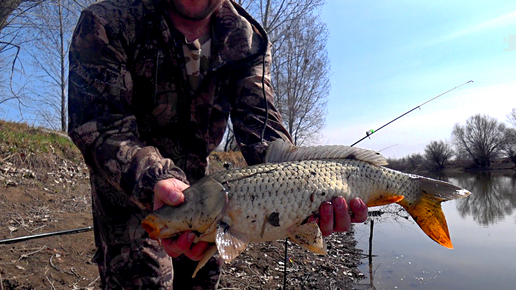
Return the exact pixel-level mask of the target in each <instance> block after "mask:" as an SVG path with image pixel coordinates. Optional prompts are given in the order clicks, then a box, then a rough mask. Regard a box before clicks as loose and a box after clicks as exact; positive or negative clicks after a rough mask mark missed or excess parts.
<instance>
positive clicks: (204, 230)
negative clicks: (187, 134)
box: [142, 140, 470, 276]
mask: <svg viewBox="0 0 516 290" xmlns="http://www.w3.org/2000/svg"><path fill="white" fill-rule="evenodd" d="M386 164H387V162H386V160H385V158H384V157H383V156H381V155H380V154H379V153H376V152H374V151H371V150H365V149H359V148H355V147H347V146H313V147H299V148H296V147H293V146H292V145H291V144H290V143H287V142H285V141H283V140H276V141H274V142H272V143H271V144H270V146H269V149H268V152H267V156H266V163H263V164H259V165H254V166H249V167H245V168H241V169H234V170H226V171H221V172H217V173H213V174H210V175H208V176H206V177H204V178H202V179H201V180H199V181H198V182H197V183H195V184H193V185H192V186H190V187H189V188H188V189H186V190H185V191H184V195H185V202H184V203H182V204H181V205H179V206H177V207H172V206H164V207H162V208H160V209H158V210H156V211H154V212H153V213H151V214H150V215H148V216H147V217H146V218H145V220H144V221H143V223H142V225H143V227H144V228H145V230H146V231H147V232H148V233H149V235H150V237H151V238H153V239H159V238H168V237H172V236H175V235H177V234H178V233H180V232H183V231H187V230H189V231H194V232H195V233H196V234H197V235H198V237H197V239H196V242H197V241H206V242H211V243H213V242H214V243H215V244H214V245H212V246H211V247H210V248H209V249H208V250H207V251H206V254H205V255H204V257H203V258H202V259H201V261H200V262H199V265H198V267H197V270H196V271H195V273H194V276H195V274H196V273H197V271H198V270H199V269H200V268H201V267H202V266H203V265H204V264H205V263H206V261H207V260H208V259H209V258H210V257H211V256H213V254H215V253H216V252H217V251H218V252H219V254H220V256H221V257H222V258H223V259H224V260H225V261H226V262H229V261H231V260H232V259H234V258H235V257H237V256H238V255H239V254H240V253H242V252H243V251H244V250H245V248H246V246H247V244H248V243H250V242H263V241H274V240H277V239H283V238H286V237H288V238H290V239H291V241H293V242H294V243H297V244H298V245H300V246H301V247H303V248H305V249H307V250H309V251H312V252H314V253H318V254H325V253H326V244H325V242H324V239H323V237H322V234H321V231H320V229H319V227H318V225H317V224H316V223H305V221H306V220H307V217H309V216H311V215H314V214H317V213H318V210H319V207H320V205H321V204H322V203H323V202H324V201H330V200H332V199H333V198H334V197H337V196H342V197H344V198H345V199H346V200H350V199H351V198H354V197H360V198H361V199H362V200H363V201H364V202H365V203H366V204H367V206H368V207H371V206H379V205H386V204H390V203H398V204H399V205H401V206H402V207H404V208H405V209H406V210H407V212H408V213H409V214H410V215H411V216H412V218H413V219H414V220H415V221H416V223H417V224H418V225H419V226H420V228H421V229H422V230H423V231H424V232H425V233H426V234H427V235H428V236H429V237H430V238H431V239H433V240H434V241H436V242H437V243H439V244H441V245H443V246H444V247H447V248H453V246H452V243H451V240H450V234H449V232H448V226H447V224H446V220H445V217H444V213H443V211H442V209H441V202H443V201H446V200H452V199H456V198H461V197H465V196H467V195H469V194H470V192H469V191H467V190H465V189H462V188H459V187H457V186H455V185H453V184H450V183H447V182H444V181H439V180H434V179H430V178H426V177H421V176H416V175H412V174H406V173H402V172H399V171H395V170H391V169H388V168H385V167H382V165H386Z"/></svg>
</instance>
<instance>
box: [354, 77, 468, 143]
mask: <svg viewBox="0 0 516 290" xmlns="http://www.w3.org/2000/svg"><path fill="white" fill-rule="evenodd" d="M472 82H473V80H469V81H467V82H465V83H463V84H461V85H458V86H456V87H454V88H453V89H449V90H447V91H446V92H444V93H442V94H440V95H437V96H435V97H433V98H431V99H430V100H428V101H426V102H424V103H422V104H421V105H419V106H416V107H415V108H413V109H412V110H409V111H407V112H405V113H403V114H401V115H399V116H398V117H396V118H394V119H393V120H391V121H390V122H388V123H387V124H385V125H383V126H381V127H380V128H378V129H376V130H369V131H367V132H366V135H365V136H364V137H363V138H362V139H360V140H358V141H357V142H355V143H353V144H352V145H350V147H353V146H355V145H357V144H358V143H360V142H362V140H364V139H365V138H368V137H370V136H371V135H373V134H374V133H376V132H378V131H380V130H381V129H382V128H384V127H386V126H387V125H389V124H390V123H392V122H394V121H396V120H398V119H399V118H401V117H403V116H405V115H407V114H408V113H410V112H412V111H414V110H415V109H421V107H422V106H424V105H426V104H428V103H430V102H431V101H433V100H435V99H437V98H439V97H440V96H442V95H445V94H447V93H449V92H451V91H453V90H455V89H457V88H460V87H462V86H463V85H465V84H468V83H472Z"/></svg>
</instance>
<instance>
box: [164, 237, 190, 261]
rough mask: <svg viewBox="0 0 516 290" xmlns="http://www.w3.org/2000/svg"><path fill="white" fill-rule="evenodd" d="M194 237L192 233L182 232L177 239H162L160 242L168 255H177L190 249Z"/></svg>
mask: <svg viewBox="0 0 516 290" xmlns="http://www.w3.org/2000/svg"><path fill="white" fill-rule="evenodd" d="M194 239H195V234H194V233H192V232H184V233H182V234H181V235H180V236H179V238H177V239H162V240H161V244H162V245H163V248H164V249H165V252H166V253H167V254H168V255H169V256H171V257H178V256H180V255H181V254H184V253H185V252H187V251H188V250H189V249H190V247H191V246H192V242H193V240H194Z"/></svg>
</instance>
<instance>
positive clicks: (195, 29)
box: [169, 10, 210, 42]
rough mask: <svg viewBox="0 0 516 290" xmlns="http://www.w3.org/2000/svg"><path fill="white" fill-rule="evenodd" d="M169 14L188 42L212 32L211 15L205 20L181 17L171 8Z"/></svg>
mask: <svg viewBox="0 0 516 290" xmlns="http://www.w3.org/2000/svg"><path fill="white" fill-rule="evenodd" d="M169 15H170V19H171V20H172V23H174V27H175V28H176V29H177V30H179V32H181V33H182V34H183V35H184V36H185V38H186V41H188V42H192V41H194V40H196V39H198V38H200V37H201V36H204V35H206V34H208V33H209V32H210V17H207V18H205V19H203V20H188V19H184V18H181V17H179V16H178V15H176V14H175V13H174V11H170V10H169Z"/></svg>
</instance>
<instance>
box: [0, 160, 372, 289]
mask: <svg viewBox="0 0 516 290" xmlns="http://www.w3.org/2000/svg"><path fill="white" fill-rule="evenodd" d="M24 159H27V158H26V157H25V156H0V240H2V239H10V238H15V237H21V236H28V235H34V234H41V233H47V232H54V231H59V230H68V229H75V228H81V227H87V226H91V225H92V217H91V198H90V187H89V181H88V172H87V168H86V166H85V165H84V164H82V163H74V162H72V161H69V160H67V159H62V158H60V157H57V156H53V155H48V156H44V157H41V158H40V160H39V161H37V162H34V159H33V161H31V162H26V161H24ZM213 161H214V163H215V164H217V163H218V164H219V165H220V164H222V163H223V160H221V158H220V157H215V160H213ZM327 243H328V249H329V253H328V255H327V256H317V255H314V254H312V253H309V252H306V251H304V250H302V249H301V248H299V247H298V246H296V245H293V244H291V243H289V245H288V252H287V256H288V260H287V282H286V288H287V289H332V290H336V289H354V288H355V286H354V285H355V284H356V282H357V281H359V280H360V279H362V278H363V274H362V273H360V272H359V270H358V269H357V265H358V263H359V261H360V259H361V258H362V253H361V251H360V250H357V249H356V248H355V245H356V241H355V240H354V238H353V233H352V232H351V233H347V234H345V233H344V234H334V235H332V236H331V237H330V238H328V239H327ZM284 247H285V245H284V241H277V242H270V243H261V244H252V245H250V246H249V248H248V249H247V250H246V251H245V252H244V253H243V254H242V255H240V256H239V257H238V258H237V259H235V261H233V262H232V263H231V264H227V265H225V266H224V268H223V276H222V278H221V283H220V286H219V289H283V265H284ZM94 251H95V247H94V240H93V232H92V231H88V232H83V233H77V234H71V235H61V236H53V237H46V238H40V239H32V240H29V241H23V242H17V243H10V244H5V243H2V244H0V290H10V289H24V290H27V289H98V288H99V287H100V283H99V280H98V271H97V267H96V265H95V264H93V263H92V262H91V258H92V257H93V254H94Z"/></svg>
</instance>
